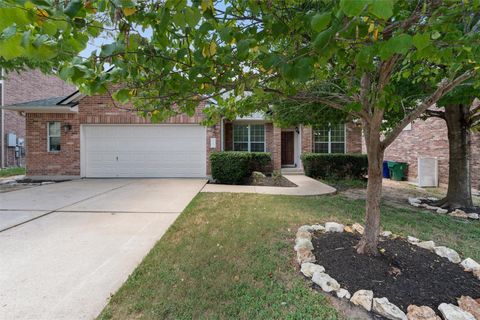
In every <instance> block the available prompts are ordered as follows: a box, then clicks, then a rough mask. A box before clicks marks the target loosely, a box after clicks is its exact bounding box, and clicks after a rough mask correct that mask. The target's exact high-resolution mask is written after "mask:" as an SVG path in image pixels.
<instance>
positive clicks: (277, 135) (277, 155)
mask: <svg viewBox="0 0 480 320" xmlns="http://www.w3.org/2000/svg"><path fill="white" fill-rule="evenodd" d="M272 159H273V170H281V169H282V129H281V128H277V127H275V126H274V127H273V146H272Z"/></svg>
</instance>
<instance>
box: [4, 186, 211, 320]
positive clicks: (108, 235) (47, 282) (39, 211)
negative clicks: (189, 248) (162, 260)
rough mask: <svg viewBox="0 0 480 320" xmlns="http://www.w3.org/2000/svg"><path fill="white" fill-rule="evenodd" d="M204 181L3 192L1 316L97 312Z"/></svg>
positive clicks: (71, 318)
mask: <svg viewBox="0 0 480 320" xmlns="http://www.w3.org/2000/svg"><path fill="white" fill-rule="evenodd" d="M205 183H206V180H199V179H92V180H77V181H70V182H63V183H56V184H50V185H44V186H39V187H35V188H30V189H24V190H18V191H11V192H7V193H2V194H0V229H3V230H0V302H1V303H0V319H35V320H43V319H45V320H47V319H49V320H50V319H52V320H60V319H65V320H76V319H94V318H95V317H96V316H97V315H98V314H99V313H100V311H101V310H102V309H103V307H104V306H105V304H106V303H107V301H108V299H109V297H110V295H111V294H113V293H114V292H115V291H116V290H117V289H118V288H119V287H120V286H121V285H122V284H123V283H124V282H125V280H126V279H127V277H128V275H129V274H130V273H131V272H132V271H133V270H134V269H135V268H136V267H137V265H138V264H139V263H140V262H141V261H142V259H143V258H144V257H145V255H146V254H147V253H148V252H149V251H150V249H151V248H152V247H153V246H154V244H155V243H156V242H157V241H158V240H159V239H160V238H161V237H162V235H163V234H164V233H165V232H166V230H167V229H168V227H170V225H171V224H172V223H173V222H174V221H175V219H176V218H177V217H178V215H179V214H180V212H182V211H183V210H184V209H185V207H186V206H187V205H188V203H189V202H190V201H191V200H192V198H193V197H194V196H195V195H196V194H197V193H198V192H199V191H200V190H201V189H202V188H203V186H204V184H205Z"/></svg>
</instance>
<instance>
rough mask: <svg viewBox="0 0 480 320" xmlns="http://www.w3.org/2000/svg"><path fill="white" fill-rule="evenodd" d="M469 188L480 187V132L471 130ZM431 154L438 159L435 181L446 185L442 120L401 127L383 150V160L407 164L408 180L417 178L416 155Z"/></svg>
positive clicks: (435, 119) (426, 155) (445, 136)
mask: <svg viewBox="0 0 480 320" xmlns="http://www.w3.org/2000/svg"><path fill="white" fill-rule="evenodd" d="M471 153H472V154H471V163H470V166H471V174H472V187H473V188H475V189H480V132H474V133H472V143H471ZM422 157H434V158H437V161H438V181H439V184H440V185H443V186H445V185H447V184H448V158H449V156H448V137H447V125H446V122H445V121H444V120H443V119H440V118H429V119H427V120H425V121H423V120H416V121H414V122H413V123H412V124H411V125H409V126H408V127H407V128H405V129H404V130H403V131H402V133H401V134H400V135H399V136H398V138H397V139H396V140H395V141H394V142H393V143H392V144H391V145H390V146H388V148H387V149H386V151H385V160H392V161H401V162H407V163H408V176H407V177H408V180H410V181H417V179H418V176H417V175H418V158H422Z"/></svg>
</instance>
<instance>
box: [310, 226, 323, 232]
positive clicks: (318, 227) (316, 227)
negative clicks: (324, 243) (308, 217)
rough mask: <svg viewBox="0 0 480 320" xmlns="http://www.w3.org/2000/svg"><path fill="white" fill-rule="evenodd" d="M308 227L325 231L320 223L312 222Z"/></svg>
mask: <svg viewBox="0 0 480 320" xmlns="http://www.w3.org/2000/svg"><path fill="white" fill-rule="evenodd" d="M310 228H311V229H312V231H321V232H323V231H325V227H324V226H323V225H322V224H312V225H311V226H310Z"/></svg>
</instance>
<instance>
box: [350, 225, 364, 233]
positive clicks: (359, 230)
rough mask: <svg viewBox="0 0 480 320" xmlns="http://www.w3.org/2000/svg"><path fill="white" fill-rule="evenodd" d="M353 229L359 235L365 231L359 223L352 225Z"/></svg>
mask: <svg viewBox="0 0 480 320" xmlns="http://www.w3.org/2000/svg"><path fill="white" fill-rule="evenodd" d="M352 229H353V230H354V231H356V232H357V233H359V234H363V232H364V231H365V228H364V227H363V226H362V225H361V224H359V223H354V224H352Z"/></svg>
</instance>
